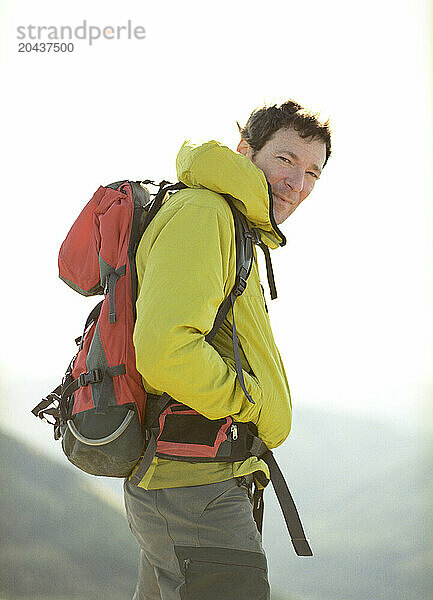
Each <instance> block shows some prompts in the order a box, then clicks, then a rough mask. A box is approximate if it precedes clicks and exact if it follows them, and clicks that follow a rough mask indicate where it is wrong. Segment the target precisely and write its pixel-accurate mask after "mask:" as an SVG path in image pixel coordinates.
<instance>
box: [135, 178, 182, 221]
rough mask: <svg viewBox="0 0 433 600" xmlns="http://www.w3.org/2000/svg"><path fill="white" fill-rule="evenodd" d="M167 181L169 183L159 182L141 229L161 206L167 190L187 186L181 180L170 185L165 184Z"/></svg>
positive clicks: (171, 190)
mask: <svg viewBox="0 0 433 600" xmlns="http://www.w3.org/2000/svg"><path fill="white" fill-rule="evenodd" d="M167 183H170V182H169V181H161V183H160V184H159V190H158V192H157V194H156V195H155V198H154V199H153V200H152V202H151V204H150V207H149V210H148V212H147V214H146V218H145V220H144V228H143V231H144V230H145V229H146V227H147V226H148V225H149V223H150V222H151V221H152V219H153V217H154V216H155V215H156V213H157V212H158V211H159V209H160V208H161V206H162V202H163V200H164V198H165V195H166V194H167V192H176V191H178V190H183V189H184V188H186V187H187V186H186V185H185V184H184V183H182V182H181V181H178V182H177V183H174V184H170V185H166V184H167Z"/></svg>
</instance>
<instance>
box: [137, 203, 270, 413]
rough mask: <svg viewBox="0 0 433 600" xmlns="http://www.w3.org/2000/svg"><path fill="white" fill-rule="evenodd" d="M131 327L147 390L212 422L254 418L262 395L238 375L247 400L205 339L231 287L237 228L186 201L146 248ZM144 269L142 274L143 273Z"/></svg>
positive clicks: (253, 381)
mask: <svg viewBox="0 0 433 600" xmlns="http://www.w3.org/2000/svg"><path fill="white" fill-rule="evenodd" d="M140 251H142V252H143V250H142V248H141V245H140V246H139V249H138V254H137V265H138V270H139V272H141V273H142V280H141V281H140V291H139V296H138V300H137V320H136V325H135V330H134V344H135V349H136V358H137V368H138V371H139V372H140V373H141V375H142V376H143V379H144V381H145V382H147V383H148V384H149V385H150V386H151V387H152V388H154V389H156V390H160V391H165V392H167V393H168V394H170V396H172V397H173V398H175V399H176V400H178V401H179V402H182V403H183V404H186V405H187V406H189V407H191V408H193V409H195V410H197V411H198V412H200V413H201V414H203V415H204V416H206V417H207V418H209V419H218V418H222V417H226V416H228V415H236V418H237V419H238V420H240V421H244V422H246V421H253V422H256V421H257V420H258V417H259V414H260V408H261V402H262V397H261V390H260V386H259V384H258V381H257V380H256V378H255V377H254V376H253V375H251V374H249V373H247V372H245V371H244V373H243V375H244V379H245V384H246V388H247V390H248V392H249V393H250V394H251V396H252V398H253V399H254V401H255V404H252V403H251V402H249V401H248V399H247V398H246V397H245V395H244V393H243V391H242V389H241V387H240V385H239V381H238V379H237V377H236V371H235V369H234V367H233V364H230V361H229V360H225V359H224V358H223V357H222V356H220V354H219V353H218V352H217V351H216V350H215V349H214V348H213V347H212V346H211V345H210V344H208V343H207V342H206V341H205V339H204V338H205V335H206V334H207V333H208V332H209V331H210V330H211V328H212V325H213V322H214V319H215V315H216V313H217V310H218V307H219V306H220V304H221V302H222V301H223V300H224V298H225V296H226V295H227V294H228V293H229V291H230V289H231V287H232V285H233V284H234V276H235V259H234V256H235V248H234V225H233V223H230V222H229V221H228V219H227V217H226V215H225V214H224V212H223V211H222V210H220V209H218V208H217V207H214V206H197V205H191V204H189V203H185V204H183V205H182V206H181V207H179V208H178V209H177V210H176V212H174V213H173V215H171V218H170V219H169V220H168V221H167V223H166V224H165V225H164V226H163V227H162V229H161V231H160V232H159V233H158V235H157V236H156V237H155V239H153V240H152V242H151V245H150V250H149V248H146V250H145V252H146V256H144V255H140ZM143 271H144V272H143Z"/></svg>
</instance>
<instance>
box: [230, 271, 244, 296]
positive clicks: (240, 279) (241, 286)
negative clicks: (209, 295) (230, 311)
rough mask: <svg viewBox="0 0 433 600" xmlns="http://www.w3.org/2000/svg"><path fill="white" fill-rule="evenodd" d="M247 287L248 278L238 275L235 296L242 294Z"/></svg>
mask: <svg viewBox="0 0 433 600" xmlns="http://www.w3.org/2000/svg"><path fill="white" fill-rule="evenodd" d="M246 287H247V280H246V279H245V278H244V277H241V276H240V275H238V278H237V281H236V285H235V287H234V290H233V294H234V295H235V296H240V295H241V294H243V293H244V291H245V288H246Z"/></svg>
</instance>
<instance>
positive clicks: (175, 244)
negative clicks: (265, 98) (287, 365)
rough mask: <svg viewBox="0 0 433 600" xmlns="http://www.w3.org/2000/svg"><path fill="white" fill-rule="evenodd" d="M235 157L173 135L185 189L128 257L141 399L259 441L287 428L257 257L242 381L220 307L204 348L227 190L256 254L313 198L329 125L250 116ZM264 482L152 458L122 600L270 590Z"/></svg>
mask: <svg viewBox="0 0 433 600" xmlns="http://www.w3.org/2000/svg"><path fill="white" fill-rule="evenodd" d="M240 132H241V141H240V142H239V145H238V148H237V150H238V153H236V152H233V151H232V150H229V149H228V148H226V147H224V146H221V145H220V144H218V143H217V142H208V143H207V144H203V145H201V146H198V147H195V146H192V145H190V144H189V143H185V144H184V145H183V146H182V148H181V150H180V152H179V155H178V158H177V163H176V166H177V173H178V177H179V180H180V181H181V182H183V183H184V184H186V186H187V188H186V189H183V190H180V191H178V192H177V193H175V194H173V195H172V196H171V197H170V198H169V199H168V200H167V201H166V202H165V203H164V205H163V206H162V208H161V210H160V211H159V212H158V213H157V215H156V217H155V218H154V220H153V221H152V223H151V224H150V226H149V228H148V229H147V230H146V233H145V235H144V236H143V238H142V240H141V242H140V245H139V248H138V251H137V257H136V262H137V271H138V284H139V295H138V300H137V320H136V326H135V331H134V344H135V348H136V356H137V367H138V370H139V371H140V373H141V374H142V377H143V383H144V387H145V389H146V391H147V392H148V393H150V394H158V395H160V394H162V393H163V392H166V393H167V394H169V395H170V396H172V397H173V398H175V399H176V400H177V401H179V402H180V403H182V404H184V405H186V406H188V407H190V408H191V409H194V410H195V411H197V412H198V413H200V414H201V415H204V417H206V418H207V419H210V420H217V419H223V418H224V417H227V416H231V417H233V418H234V420H235V421H238V422H241V423H242V422H245V423H247V422H252V423H254V424H255V425H256V426H257V430H258V435H259V437H260V438H261V439H262V440H263V442H265V444H266V445H267V446H268V448H275V447H277V446H279V445H280V444H281V443H282V442H283V441H284V440H285V439H286V437H287V435H288V434H289V431H290V424H291V400H290V393H289V388H288V384H287V379H286V375H285V372H284V367H283V364H282V361H281V358H280V355H279V352H278V349H277V347H276V345H275V341H274V339H273V335H272V331H271V326H270V321H269V317H268V314H267V308H266V304H265V301H264V297H263V294H262V290H261V286H260V282H259V276H258V268H257V261H256V259H255V260H254V262H253V265H252V270H251V273H250V275H249V277H248V283H247V287H246V290H245V291H244V293H243V294H242V295H241V296H240V297H239V298H238V299H237V301H236V304H235V309H234V312H235V313H236V329H237V335H238V339H239V346H240V358H241V363H242V375H243V380H244V387H245V388H246V391H247V393H248V396H247V395H246V394H245V393H244V390H243V389H242V386H241V385H240V381H239V377H238V376H237V373H236V369H235V359H234V352H233V346H232V325H231V315H229V316H228V318H227V319H226V321H225V322H224V324H223V326H222V327H221V328H220V329H219V330H218V332H217V334H216V336H215V338H214V340H213V342H212V345H211V344H209V343H207V341H206V340H205V336H206V334H207V333H209V331H210V330H211V329H212V325H213V322H214V319H215V315H216V313H217V310H218V308H219V306H220V305H221V303H222V301H223V300H224V298H225V297H227V295H228V294H229V293H230V291H231V289H232V287H233V284H234V280H235V275H236V251H235V229H234V222H233V217H232V213H231V210H230V207H229V205H228V202H227V200H226V198H224V197H223V195H222V194H230V195H231V196H232V197H233V198H234V199H235V200H234V203H235V205H236V208H238V209H239V210H240V211H241V212H242V213H243V214H244V215H245V216H246V218H247V220H248V222H249V224H250V225H251V226H253V227H255V228H256V229H257V230H259V232H260V237H261V241H262V242H263V243H264V244H265V245H266V246H267V247H268V248H277V247H278V246H283V245H284V244H285V238H284V235H283V234H282V233H281V231H280V230H279V228H278V226H279V225H280V224H282V223H283V222H284V221H285V220H286V219H287V218H288V217H289V216H290V215H291V214H292V213H293V211H294V210H295V209H296V208H297V207H298V206H299V204H300V203H301V202H302V201H303V200H305V198H306V197H307V196H308V195H309V194H310V193H311V191H312V189H313V187H314V185H315V182H316V180H317V179H319V177H320V175H321V172H322V170H323V167H324V166H325V164H326V162H327V160H328V158H329V155H330V152H331V146H330V131H329V127H328V124H327V123H325V124H322V123H320V122H319V121H318V119H317V118H316V117H315V116H314V115H311V114H309V113H307V112H306V111H304V110H303V109H302V107H301V106H300V105H299V104H297V103H296V102H293V101H288V102H286V103H285V104H282V105H281V106H280V107H277V106H271V107H265V108H262V109H260V110H257V111H255V112H253V113H252V115H251V116H250V118H249V119H248V122H247V124H246V125H245V127H244V128H242V129H240ZM253 477H254V479H255V481H256V482H257V481H258V482H259V483H261V484H262V485H265V484H266V482H267V481H268V479H269V470H268V467H267V465H266V464H265V463H264V462H263V461H262V460H259V459H258V458H256V457H250V458H248V459H246V460H243V461H237V462H233V463H230V462H202V463H192V462H187V461H179V460H170V459H169V458H154V459H153V462H152V464H151V466H150V468H149V470H148V471H147V473H146V475H145V476H144V477H143V479H142V481H141V482H140V484H139V485H138V486H136V485H133V484H132V482H130V481H126V482H125V503H126V509H127V516H128V521H129V525H130V527H131V530H132V532H133V533H134V535H135V536H136V538H137V540H138V542H139V544H140V547H141V553H140V565H139V580H138V583H137V588H136V591H135V594H134V600H180V599H183V600H185V599H187V600H198V599H200V600H205V599H207V600H213V599H216V598H218V599H219V600H225V599H229V598H230V599H231V598H237V599H238V600H243V599H246V598H248V599H249V600H251V599H257V600H265V599H268V598H269V584H268V579H267V566H266V559H265V555H264V552H263V548H262V545H261V536H260V534H259V532H258V530H257V527H256V524H255V522H254V519H253V515H252V507H251V502H250V498H249V493H248V492H249V489H248V484H249V482H250V481H251V479H252V478H253Z"/></svg>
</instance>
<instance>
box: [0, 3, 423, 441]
mask: <svg viewBox="0 0 433 600" xmlns="http://www.w3.org/2000/svg"><path fill="white" fill-rule="evenodd" d="M0 11H1V13H0V17H1V23H2V25H1V33H2V39H1V55H0V56H1V63H0V68H1V81H2V93H1V96H0V102H1V112H0V115H1V123H0V126H1V139H2V144H1V165H2V216H1V228H2V231H1V244H2V249H1V256H2V268H1V279H2V294H1V307H2V308H1V322H2V327H1V332H2V342H3V343H2V344H1V348H0V353H1V365H2V366H1V378H2V380H1V395H2V398H1V399H2V404H1V408H0V422H1V423H2V426H4V427H8V428H11V429H13V430H15V431H17V433H20V434H21V435H24V436H26V437H28V436H30V437H31V438H32V439H38V438H39V437H40V438H41V440H44V441H45V440H46V437H47V431H46V430H45V428H44V427H43V426H42V424H40V423H38V422H36V419H34V417H33V416H32V415H31V414H30V413H29V410H30V408H32V406H33V405H34V404H36V403H37V402H38V400H39V399H40V397H42V395H43V394H45V393H47V392H48V391H50V390H51V389H52V388H53V387H55V385H57V383H58V380H59V378H60V377H61V375H62V374H63V372H64V370H65V368H66V366H67V363H68V362H69V359H70V358H71V356H72V353H73V352H74V343H73V339H74V338H75V337H76V336H77V335H79V333H80V332H81V328H82V325H83V320H84V318H85V317H86V315H87V312H88V311H89V310H90V308H91V306H93V304H95V303H96V302H95V299H86V298H83V297H80V296H79V295H78V294H76V293H74V292H73V291H72V290H70V289H69V288H67V287H66V286H65V285H64V284H63V283H61V282H60V280H59V279H58V278H57V252H58V249H59V246H60V244H61V242H62V241H63V239H64V237H65V235H66V233H67V231H68V229H69V227H70V226H71V225H72V222H73V221H74V219H75V218H76V216H77V215H78V213H79V212H80V210H81V209H82V207H83V206H84V204H85V203H86V202H87V201H88V200H89V198H90V197H91V195H92V194H93V192H94V191H95V190H96V188H97V187H98V186H99V185H100V184H107V183H109V182H111V181H116V180H118V179H125V178H128V179H140V178H141V179H145V178H149V177H150V178H155V179H162V178H167V179H171V180H172V181H175V180H176V173H175V170H174V162H175V157H176V153H177V151H178V148H179V147H180V145H181V143H182V141H183V140H184V139H192V140H194V141H199V140H206V139H212V138H213V139H217V140H219V141H221V142H223V143H225V144H227V145H229V146H230V147H232V148H235V147H236V144H237V140H238V133H237V128H236V123H235V121H236V120H238V121H239V122H240V123H242V124H243V123H244V122H245V121H246V119H247V118H248V115H249V113H250V112H251V110H253V109H254V108H256V107H258V106H260V105H262V104H263V103H265V102H266V103H273V102H281V101H284V100H286V99H288V98H293V99H295V100H297V101H298V102H300V103H301V104H305V105H306V106H307V107H309V108H311V109H313V110H316V111H320V112H321V115H322V117H323V118H326V117H330V119H331V122H332V126H333V132H334V137H333V156H332V157H331V159H330V161H329V163H328V165H327V166H326V168H325V171H324V173H323V175H322V178H321V180H320V181H319V182H318V184H317V186H316V189H315V190H314V192H313V194H312V195H311V196H310V197H309V198H308V200H307V201H306V202H305V203H304V204H303V205H302V206H301V207H300V208H299V209H298V210H297V211H296V213H295V214H294V215H292V216H291V217H290V218H289V220H288V221H287V222H286V223H285V224H284V225H283V226H282V230H283V232H284V233H285V235H286V237H287V240H288V241H287V246H286V247H285V248H283V249H278V250H276V251H275V252H273V253H272V254H273V263H274V270H275V274H276V281H277V288H278V292H279V298H278V299H277V300H276V301H274V302H272V305H270V307H269V308H270V312H271V319H272V322H273V325H274V330H275V336H276V338H277V342H278V344H279V346H280V349H281V354H282V356H283V359H284V362H285V365H286V369H287V374H288V379H289V383H290V386H291V390H292V396H293V403H294V409H295V419H296V407H297V406H315V407H320V408H323V409H325V410H329V411H334V410H343V411H346V412H347V411H349V412H351V413H353V414H358V415H359V414H363V415H367V416H368V417H369V418H371V419H374V420H377V421H388V422H392V423H393V424H395V425H396V426H397V427H403V428H410V429H415V428H419V427H431V424H432V419H431V417H432V411H431V399H432V398H431V396H432V393H431V390H432V369H431V366H432V364H433V363H432V358H433V348H432V338H433V336H432V333H433V331H432V330H433V323H432V311H431V306H432V300H433V297H432V296H433V293H432V202H431V198H432V177H431V165H432V143H431V134H432V130H433V128H432V121H431V106H432V94H431V88H432V82H431V78H430V74H431V67H432V65H431V61H430V56H431V39H430V38H431V32H430V27H429V26H430V23H431V15H430V14H429V3H428V2H427V0H425V1H424V0H415V1H414V0H411V1H409V0H400V1H390V0H382V1H380V2H377V0H376V1H372V0H365V1H364V2H362V3H358V4H357V5H354V4H353V3H347V2H343V1H334V2H332V1H331V2H327V3H324V2H322V1H317V0H311V1H309V2H304V3H299V2H297V3H292V2H287V1H283V2H280V1H273V0H269V1H268V2H251V1H249V2H246V1H243V0H238V1H236V2H235V1H233V0H232V1H230V2H229V1H227V0H221V1H220V2H218V3H205V2H203V1H201V2H199V1H195V0H187V1H185V2H168V1H160V2H159V3H156V2H139V1H136V0H128V1H126V0H125V1H124V2H114V1H111V0H110V1H103V2H102V1H94V2H92V3H90V2H87V1H86V2H82V1H75V2H70V3H64V2H58V1H57V2H55V1H52V0H47V1H41V0H40V1H34V0H33V1H30V0H29V1H25V0H16V1H14V2H12V1H10V0H9V1H5V0H4V1H3V2H2V3H1V5H0ZM84 19H85V20H86V21H87V24H88V25H96V26H99V27H101V28H103V27H105V26H108V25H111V26H112V27H116V26H117V25H126V24H127V21H128V19H131V21H132V24H133V25H134V26H136V25H141V26H143V27H145V30H146V38H145V39H144V40H128V39H121V40H104V39H100V40H96V41H95V42H94V43H93V45H92V46H90V45H89V44H88V42H86V41H82V40H74V43H75V50H74V52H72V53H69V54H68V53H58V54H55V53H45V54H42V53H36V52H31V53H18V51H17V50H18V41H19V40H18V39H17V37H16V28H17V27H18V26H27V25H29V24H33V25H45V26H50V25H52V26H57V27H60V25H69V26H72V27H77V26H79V25H82V23H83V21H84ZM46 39H47V38H45V40H46ZM67 41H68V40H67ZM262 279H263V280H266V277H265V272H264V271H262ZM268 304H270V303H269V302H268ZM33 421H35V422H34V423H33ZM295 422H296V421H295ZM42 430H43V431H42Z"/></svg>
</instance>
